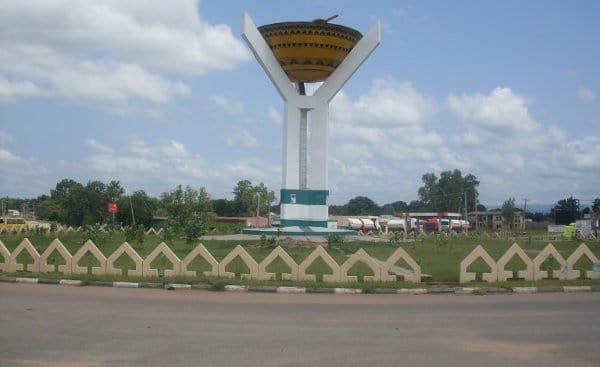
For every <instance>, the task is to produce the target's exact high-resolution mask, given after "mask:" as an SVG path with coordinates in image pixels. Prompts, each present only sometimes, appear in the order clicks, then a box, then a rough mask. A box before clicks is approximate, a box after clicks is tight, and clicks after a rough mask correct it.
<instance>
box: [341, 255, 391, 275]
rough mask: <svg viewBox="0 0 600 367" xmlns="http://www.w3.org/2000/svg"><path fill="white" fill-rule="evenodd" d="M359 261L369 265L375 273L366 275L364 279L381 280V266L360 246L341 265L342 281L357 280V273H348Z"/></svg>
mask: <svg viewBox="0 0 600 367" xmlns="http://www.w3.org/2000/svg"><path fill="white" fill-rule="evenodd" d="M359 262H362V263H363V264H365V265H367V266H368V267H369V268H370V269H371V270H372V271H373V275H365V276H364V279H363V281H365V282H378V281H380V280H381V267H380V266H379V264H377V263H376V262H375V260H373V258H372V257H371V256H369V254H367V252H366V251H365V250H363V249H362V248H360V249H358V251H356V252H355V253H354V254H352V255H351V256H350V257H349V258H348V259H347V260H346V261H344V263H343V264H342V265H340V281H342V282H357V281H358V277H357V276H356V275H348V271H349V270H350V269H351V268H352V267H353V266H354V265H356V264H357V263H359Z"/></svg>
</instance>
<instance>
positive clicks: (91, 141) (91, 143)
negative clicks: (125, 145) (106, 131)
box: [86, 139, 114, 154]
mask: <svg viewBox="0 0 600 367" xmlns="http://www.w3.org/2000/svg"><path fill="white" fill-rule="evenodd" d="M86 144H87V146H88V147H90V148H92V149H94V150H95V151H97V152H99V153H104V154H112V153H114V150H113V149H112V148H110V147H107V146H106V145H102V144H100V143H98V142H97V141H96V140H95V139H88V140H86Z"/></svg>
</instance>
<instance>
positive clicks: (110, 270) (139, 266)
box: [106, 242, 144, 277]
mask: <svg viewBox="0 0 600 367" xmlns="http://www.w3.org/2000/svg"><path fill="white" fill-rule="evenodd" d="M123 254H126V255H127V256H128V257H129V258H130V259H131V261H133V262H134V263H135V269H128V270H127V274H126V275H128V276H139V277H141V276H143V275H144V272H143V268H144V259H142V257H141V256H140V255H139V254H138V253H137V251H135V250H134V249H133V247H131V245H130V244H128V243H127V242H123V244H122V245H121V246H119V248H118V249H116V250H115V252H113V253H112V255H110V256H109V257H108V259H106V274H115V275H125V274H123V269H121V268H117V267H115V261H117V259H118V258H119V257H121V255H123Z"/></svg>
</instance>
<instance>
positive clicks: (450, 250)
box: [0, 233, 600, 288]
mask: <svg viewBox="0 0 600 367" xmlns="http://www.w3.org/2000/svg"><path fill="white" fill-rule="evenodd" d="M25 237H27V238H29V240H30V241H31V243H32V244H33V245H34V246H35V247H36V249H37V251H38V252H39V253H40V254H41V253H42V252H43V251H44V250H45V249H46V248H47V247H48V245H49V244H50V243H51V242H52V240H54V239H55V238H56V237H57V235H55V234H33V233H31V234H28V235H27V236H25V235H0V240H1V241H2V242H3V243H4V245H5V246H6V247H7V249H8V250H9V251H13V250H14V249H15V248H16V247H17V246H18V244H19V243H20V242H21V241H22V240H23V239H24V238H25ZM58 238H59V239H60V241H61V242H62V243H63V245H65V247H66V248H67V249H68V250H69V252H70V253H71V254H74V253H75V252H76V251H77V250H78V249H79V248H80V247H81V245H82V244H83V243H84V242H85V240H86V238H85V235H84V234H83V233H66V234H59V235H58ZM123 242H125V237H124V234H123V233H113V234H103V235H101V237H100V238H99V241H96V245H97V246H98V248H99V249H100V250H101V251H102V252H103V253H104V255H105V256H106V257H108V256H110V254H112V253H113V251H115V250H116V249H117V248H118V247H119V246H120V245H121V244H122V243H123ZM160 242H161V239H160V237H159V236H153V235H147V236H145V238H144V242H143V243H141V244H139V243H136V242H132V243H130V244H131V245H132V246H133V247H134V248H135V250H136V251H137V252H138V253H139V254H140V256H142V257H143V258H145V257H146V256H147V255H148V254H149V253H150V252H151V251H152V250H153V249H154V248H155V247H156V246H157V245H158V244H159V243H160ZM165 242H166V243H167V244H168V245H169V247H170V248H171V250H173V252H174V253H175V254H176V255H177V256H178V257H179V258H180V259H183V258H184V257H185V256H186V255H187V254H188V253H189V252H190V251H191V250H192V249H193V248H194V247H195V245H196V244H197V243H198V242H200V243H203V244H204V246H205V247H206V248H207V249H208V250H209V251H210V252H211V254H212V255H213V256H214V257H215V259H217V261H220V260H222V259H223V258H224V257H225V256H226V255H227V254H228V253H229V252H230V251H231V250H233V248H234V247H235V246H237V245H241V246H242V247H244V248H245V249H246V250H247V251H248V253H250V255H251V256H252V257H253V258H254V259H255V260H256V261H257V262H259V263H260V261H262V260H263V259H264V258H265V257H266V256H267V255H268V254H269V253H270V252H271V251H272V250H273V249H274V247H275V246H276V245H277V244H281V245H282V247H284V249H285V250H286V252H288V254H289V255H290V256H291V257H292V258H293V259H294V261H296V262H297V263H298V264H299V263H300V262H302V260H304V259H305V258H306V257H307V256H308V255H309V254H310V253H311V252H312V251H313V248H314V243H308V242H306V241H301V240H294V239H293V238H292V239H289V238H288V239H279V240H278V241H277V244H273V243H269V242H270V241H261V240H260V239H257V240H251V241H224V240H200V241H198V242H195V243H194V244H192V245H188V244H186V243H185V242H184V241H183V240H179V239H175V240H171V241H165ZM514 242H517V243H518V244H519V245H520V246H521V247H522V248H523V249H524V250H525V252H526V253H527V254H528V256H529V257H530V258H534V257H535V256H536V255H537V253H538V252H539V251H541V250H542V249H543V248H544V247H545V246H546V245H547V244H548V243H549V242H552V243H553V244H554V246H555V247H556V248H557V250H558V251H559V252H560V253H561V255H562V256H563V257H564V258H565V259H566V258H567V257H568V256H569V255H570V254H571V253H572V252H573V251H574V250H575V248H577V246H579V245H580V244H581V243H582V241H573V240H567V241H565V240H559V241H548V240H541V239H540V240H534V239H532V238H526V239H522V240H515V239H510V238H507V239H501V238H492V237H488V236H483V235H476V234H475V235H470V236H468V237H465V236H455V237H449V238H444V237H441V236H429V237H426V238H424V239H416V240H414V241H410V242H403V243H401V244H400V246H402V248H404V250H406V252H408V253H409V254H410V255H411V257H412V258H413V259H414V260H415V261H416V262H417V263H418V264H419V265H420V266H421V271H422V272H423V273H426V274H429V275H431V279H432V281H433V282H436V283H437V282H440V283H450V284H455V283H457V282H458V279H459V267H460V262H461V261H462V260H463V259H464V258H465V257H466V256H467V255H468V254H469V253H470V252H471V251H472V250H473V249H474V248H475V246H477V245H479V244H480V245H482V246H483V247H484V248H485V249H486V251H487V252H488V253H489V254H490V255H491V256H492V258H494V259H495V260H498V259H499V258H500V257H501V256H502V255H503V254H504V253H505V252H506V250H507V249H508V248H509V247H510V246H511V245H512V244H513V243H514ZM585 243H586V244H587V245H588V247H589V248H590V249H591V250H592V252H594V254H595V255H596V256H597V257H599V258H600V241H598V240H595V241H589V240H587V241H585ZM322 245H323V246H325V247H326V249H327V251H328V253H329V254H330V255H331V256H332V257H333V258H334V259H335V261H336V262H337V263H338V264H342V263H343V262H344V261H345V260H346V259H347V257H348V256H349V255H351V254H353V253H354V252H356V251H357V250H358V249H359V248H363V249H364V250H365V251H367V253H368V254H369V255H370V256H372V257H374V258H376V259H378V260H382V261H385V260H386V259H387V258H388V257H389V256H390V255H391V254H392V253H393V252H394V251H395V250H396V249H397V247H398V246H399V245H398V244H396V243H392V242H391V241H389V240H383V241H380V242H372V241H361V240H355V241H345V242H343V243H339V244H336V245H332V246H331V247H327V243H323V244H322ZM0 257H1V255H0ZM0 261H3V259H1V260H0ZM18 261H19V262H20V263H26V264H27V263H31V262H32V261H33V259H32V258H31V257H30V256H29V254H27V253H26V252H25V251H24V252H22V253H21V254H20V255H19V257H18ZM48 263H49V264H55V265H59V264H64V260H63V259H62V257H61V256H60V255H59V254H58V253H57V252H56V251H55V252H53V254H52V255H51V256H50V258H49V260H48ZM79 264H80V265H81V266H87V267H88V270H91V267H92V266H97V265H98V261H97V260H96V259H95V258H94V257H93V256H92V255H91V254H89V253H88V254H87V255H86V256H84V258H83V259H82V260H81V261H80V262H79ZM115 265H116V267H120V268H123V269H130V268H133V266H134V264H133V261H131V260H130V259H129V258H128V257H127V256H126V255H123V256H121V257H120V258H119V259H118V260H117V261H116V264H115ZM397 265H399V266H403V265H404V264H403V263H402V261H400V262H399V263H397ZM152 267H155V268H158V269H161V270H164V269H169V268H172V265H171V263H170V262H169V261H168V260H167V259H166V258H164V257H160V256H159V257H158V258H157V259H156V260H155V261H154V262H153V263H152ZM403 267H407V268H408V266H403ZM591 267H592V264H591V262H590V261H589V260H587V259H584V260H580V261H579V262H578V263H577V264H576V265H575V268H576V269H580V270H582V269H587V270H589V269H591ZM524 268H525V264H524V263H523V262H522V261H521V260H520V259H518V257H514V258H513V259H512V260H511V261H510V262H509V264H508V269H510V270H513V271H517V270H522V269H524ZM542 268H543V269H544V270H549V269H551V270H553V271H560V266H559V265H558V263H557V262H556V261H555V260H553V261H548V262H547V263H546V264H544V265H542ZM209 269H210V266H209V265H208V263H207V262H206V261H205V260H204V259H202V258H201V257H197V258H196V259H195V260H194V261H193V262H192V263H191V264H190V265H189V266H188V270H196V271H197V272H198V274H199V275H198V276H197V277H193V278H189V277H188V278H182V277H179V278H169V280H168V281H169V282H174V281H181V282H186V283H190V282H192V283H193V282H206V283H218V282H226V283H227V284H238V283H245V284H249V283H250V284H264V285H274V284H281V285H302V286H316V287H319V286H324V284H323V283H322V276H323V274H327V273H330V269H329V268H328V267H327V266H326V264H325V263H324V262H323V261H322V260H318V261H316V262H314V263H313V264H312V265H311V266H310V267H309V268H308V270H307V273H313V274H315V275H316V276H317V283H301V282H287V281H283V280H281V273H283V272H289V270H290V269H289V267H288V266H287V265H286V264H285V263H284V262H283V261H282V260H281V259H277V260H276V261H274V262H273V263H271V265H270V266H269V267H268V268H267V270H268V271H270V272H274V273H276V274H277V281H263V282H259V281H242V280H240V279H239V278H240V274H241V273H247V272H248V268H247V266H246V265H245V264H244V263H243V262H242V261H241V259H239V258H236V259H235V260H234V261H233V262H232V263H230V264H229V265H228V267H227V271H231V272H234V273H235V274H236V279H231V280H230V279H227V280H224V279H215V278H208V277H205V276H203V275H202V271H205V270H209ZM469 271H474V272H477V273H478V279H480V275H481V273H482V272H487V271H489V267H488V266H487V265H486V264H485V263H484V262H483V260H481V259H479V260H477V261H476V262H475V263H473V264H472V265H471V267H470V268H469ZM124 273H125V272H124ZM125 274H126V273H125ZM349 274H350V275H357V276H358V277H359V283H360V284H359V286H361V287H363V288H364V287H414V286H418V285H415V284H411V283H405V282H395V283H387V282H386V283H368V284H365V283H362V282H361V281H362V277H363V276H364V275H372V271H371V270H370V269H369V268H368V267H367V266H366V265H365V264H363V263H358V264H356V265H355V266H354V267H353V268H352V269H351V270H350V272H349ZM19 275H32V274H31V273H28V272H20V273H19ZM40 276H41V277H64V276H63V275H62V274H61V273H49V274H44V275H40ZM69 278H77V279H84V280H85V279H92V278H93V279H106V280H130V281H141V280H143V281H146V282H152V281H156V282H163V281H166V280H165V279H164V278H160V279H158V278H154V279H152V278H147V277H146V278H143V279H135V278H131V277H125V276H91V275H87V276H86V275H83V276H74V275H70V276H69ZM508 283H509V285H514V286H516V285H529V284H532V282H524V281H510V282H508ZM474 284H479V285H487V284H488V283H479V282H476V283H474ZM535 284H536V285H545V284H550V285H556V284H600V282H598V281H590V280H584V279H582V280H575V281H566V282H558V281H555V280H546V281H538V282H535ZM343 285H344V286H349V284H348V283H344V284H343ZM505 285H506V283H505ZM327 286H334V285H332V284H328V285H327Z"/></svg>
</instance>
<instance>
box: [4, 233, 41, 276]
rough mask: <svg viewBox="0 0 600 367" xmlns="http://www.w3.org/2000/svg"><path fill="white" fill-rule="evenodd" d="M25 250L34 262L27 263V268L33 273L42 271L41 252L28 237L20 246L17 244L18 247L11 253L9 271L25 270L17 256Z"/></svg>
mask: <svg viewBox="0 0 600 367" xmlns="http://www.w3.org/2000/svg"><path fill="white" fill-rule="evenodd" d="M23 250H25V251H27V252H28V253H29V255H30V256H31V258H32V259H33V264H27V267H26V269H25V270H26V271H30V272H32V273H38V272H39V271H40V254H39V253H38V252H37V250H36V249H35V247H33V245H32V244H31V242H29V239H27V238H25V239H23V241H21V243H20V244H19V246H17V248H15V249H14V250H13V252H12V253H11V254H10V260H9V265H8V271H9V272H11V273H14V272H17V271H22V270H23V264H20V263H17V257H19V255H20V254H21V252H22V251H23Z"/></svg>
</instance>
